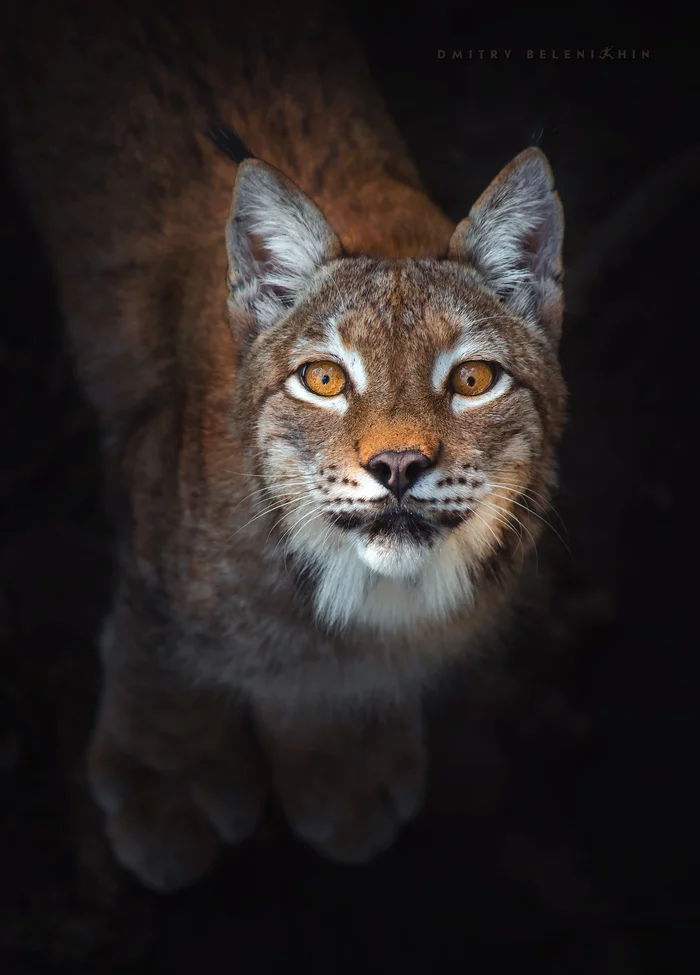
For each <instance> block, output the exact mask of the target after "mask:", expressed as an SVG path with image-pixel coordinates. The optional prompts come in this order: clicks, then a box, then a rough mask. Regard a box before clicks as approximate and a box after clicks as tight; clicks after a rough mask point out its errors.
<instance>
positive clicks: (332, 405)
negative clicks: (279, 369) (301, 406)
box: [284, 372, 348, 413]
mask: <svg viewBox="0 0 700 975" xmlns="http://www.w3.org/2000/svg"><path fill="white" fill-rule="evenodd" d="M284 388H285V389H286V391H287V392H288V393H289V395H290V396H293V397H294V399H300V400H303V401H304V402H305V403H310V404H311V405H312V406H318V407H320V408H321V409H324V410H334V411H335V412H336V413H344V412H345V411H346V410H347V408H348V401H347V400H346V398H345V397H344V396H343V394H342V393H339V394H338V395H337V396H319V395H318V394H316V393H312V392H311V390H310V389H307V388H306V386H305V385H304V384H303V382H302V381H301V379H300V377H299V375H298V373H296V372H295V373H293V374H292V375H291V376H290V377H289V378H288V379H287V381H286V382H285V384H284Z"/></svg>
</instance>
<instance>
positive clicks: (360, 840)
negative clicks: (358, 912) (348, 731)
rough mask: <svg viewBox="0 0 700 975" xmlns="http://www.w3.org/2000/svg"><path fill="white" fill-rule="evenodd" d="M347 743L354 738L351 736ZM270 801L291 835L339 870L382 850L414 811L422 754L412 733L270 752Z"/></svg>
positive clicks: (418, 795) (422, 767) (420, 787)
mask: <svg viewBox="0 0 700 975" xmlns="http://www.w3.org/2000/svg"><path fill="white" fill-rule="evenodd" d="M353 737H354V736H353ZM273 756H274V757H273V762H274V768H275V786H276V791H277V795H278V798H279V799H280V802H281V804H282V806H283V808H284V810H285V813H286V815H287V818H288V820H289V823H290V825H291V827H292V829H293V830H294V832H295V833H296V834H297V835H298V836H299V837H300V838H301V839H304V840H305V841H306V842H307V843H309V845H310V846H312V847H314V848H315V849H316V850H317V851H318V852H319V853H321V854H323V855H324V856H326V857H328V858H329V859H331V860H335V861H338V862H341V863H365V862H367V861H369V860H371V859H372V858H373V857H375V856H376V855H377V854H379V853H381V852H382V851H384V850H385V849H387V848H388V847H389V846H391V844H392V843H393V842H394V840H395V839H396V836H397V834H398V832H399V830H400V828H401V827H402V825H403V824H404V823H405V822H407V821H408V820H410V819H412V818H413V817H414V816H415V815H416V813H417V812H418V811H419V809H420V807H421V804H422V801H423V793H424V783H425V753H424V749H423V745H422V742H421V740H420V734H419V733H417V732H415V731H414V729H412V730H411V731H410V732H406V733H402V734H396V733H395V732H390V733H386V734H382V733H381V730H377V732H376V733H373V734H371V735H368V736H363V738H362V740H357V739H356V738H355V739H354V740H352V741H351V742H347V741H345V742H344V743H342V744H341V742H334V743H328V742H327V743H325V745H324V742H323V738H321V739H320V740H319V741H317V742H314V743H313V744H312V745H311V746H310V747H309V748H308V749H307V748H298V747H292V748H284V749H283V750H282V749H280V748H279V746H278V747H277V748H275V749H274V751H273Z"/></svg>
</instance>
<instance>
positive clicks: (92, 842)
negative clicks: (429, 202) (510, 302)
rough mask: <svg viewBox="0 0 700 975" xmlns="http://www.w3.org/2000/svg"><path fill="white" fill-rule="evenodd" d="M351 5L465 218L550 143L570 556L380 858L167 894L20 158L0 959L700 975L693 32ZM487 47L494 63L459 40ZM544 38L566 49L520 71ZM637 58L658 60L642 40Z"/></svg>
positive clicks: (92, 444)
mask: <svg viewBox="0 0 700 975" xmlns="http://www.w3.org/2000/svg"><path fill="white" fill-rule="evenodd" d="M666 13H668V11H666ZM350 14H351V18H352V21H353V24H354V26H355V28H356V30H357V31H358V33H359V35H360V38H361V41H362V43H363V46H364V47H365V50H366V52H367V55H368V57H369V60H370V63H371V66H372V68H373V70H374V72H375V74H376V77H377V81H378V83H379V84H380V86H381V88H382V90H383V92H384V94H385V96H386V98H387V100H388V103H389V106H390V108H391V110H392V112H393V114H394V116H395V117H396V119H397V121H398V123H399V125H400V127H401V129H402V131H403V133H404V134H405V136H406V138H407V140H408V142H409V144H410V146H411V149H412V151H413V153H414V155H415V157H416V159H417V161H418V163H419V167H420V169H421V172H422V174H423V176H424V179H425V182H426V185H427V186H428V187H429V189H430V191H431V192H432V194H433V196H434V198H435V199H436V201H437V202H438V203H440V204H441V205H442V206H443V207H444V208H445V209H446V211H447V212H448V213H449V214H450V216H452V217H453V218H454V219H455V220H457V219H459V218H461V217H462V216H464V215H466V213H467V212H468V210H469V207H470V205H471V203H472V202H473V200H474V199H475V198H476V196H477V195H478V194H479V193H480V192H481V190H482V189H483V188H484V187H485V186H486V185H487V183H488V182H489V181H490V179H491V178H492V177H493V176H494V175H495V174H496V173H497V171H498V170H499V169H500V167H501V166H502V165H504V164H505V163H506V162H507V161H508V160H509V159H510V158H511V157H512V156H514V155H515V154H516V153H517V152H519V151H520V150H521V149H522V148H524V147H525V146H526V145H528V144H531V143H532V142H537V143H538V144H540V145H541V146H542V147H543V148H544V150H545V151H546V152H547V154H548V156H549V158H550V160H551V162H552V164H553V167H554V170H555V173H556V175H557V181H558V187H559V190H560V193H561V196H562V198H563V201H564V205H565V209H566V215H567V267H568V277H567V296H568V303H569V313H568V316H567V320H566V324H565V333H564V339H563V345H562V358H563V365H564V372H565V375H566V377H567V380H568V382H569V386H570V391H571V404H570V407H571V421H570V424H569V427H568V430H567V433H566V436H565V439H564V443H563V445H562V450H561V459H562V488H561V492H560V495H559V497H558V500H557V509H558V511H559V513H560V515H561V517H562V519H563V521H564V523H565V525H566V529H567V531H568V539H569V540H568V545H569V547H570V550H571V557H569V556H568V555H567V553H566V551H565V549H564V547H563V546H562V545H560V543H559V542H558V540H557V539H556V537H554V536H551V541H552V546H553V551H554V553H555V559H556V561H557V564H558V565H559V575H558V582H557V586H556V589H555V595H554V598H553V602H552V607H551V613H550V621H549V625H548V629H547V632H546V633H536V634H532V635H530V636H529V637H528V639H524V640H523V645H522V646H521V647H518V648H514V649H513V652H512V653H511V654H510V656H508V657H507V658H505V659H504V660H503V661H499V662H497V663H492V664H490V665H488V664H486V665H484V666H483V668H482V670H481V671H480V672H479V673H478V674H475V673H471V674H470V675H469V679H468V682H467V683H468V689H467V691H466V692H464V690H463V689H462V691H460V693H457V692H456V691H455V692H454V693H453V694H452V696H451V698H448V699H447V701H446V702H445V703H443V704H442V705H441V706H440V707H439V708H437V709H436V713H435V716H434V720H433V724H432V726H431V728H432V731H431V736H432V740H433V745H434V752H435V757H434V764H433V771H432V780H431V795H430V800H429V803H428V808H427V810H426V812H425V813H424V815H423V816H422V817H421V818H420V819H419V820H418V822H417V823H416V824H415V825H414V826H413V827H412V828H411V829H410V830H408V831H407V832H406V834H405V836H404V837H403V838H402V840H401V842H400V843H399V844H398V845H397V847H396V848H395V849H394V850H393V851H392V852H391V853H390V854H388V855H386V856H384V857H383V858H381V859H380V860H379V861H377V862H376V864H374V865H373V866H371V867H367V868H363V869H355V870H353V869H343V868H340V867H335V866H332V865H329V864H326V863H324V862H322V861H320V860H319V859H317V858H316V857H315V856H314V855H313V854H311V853H309V852H308V851H307V850H305V849H304V848H302V847H301V846H298V845H297V844H296V843H295V842H294V841H292V840H291V839H290V838H288V837H287V836H286V834H285V833H284V831H283V830H281V829H280V828H278V826H276V825H275V824H274V823H271V824H270V825H269V826H268V828H267V829H266V830H263V831H262V833H261V835H260V836H259V837H258V838H256V839H255V840H253V841H251V842H249V843H248V844H247V845H246V846H244V847H243V848H242V849H241V850H239V851H232V852H231V853H230V854H229V855H228V856H227V858H226V859H225V860H224V861H223V862H222V864H221V865H220V867H219V868H218V869H217V870H216V871H215V872H214V873H213V874H212V875H211V876H210V877H209V878H208V879H207V880H206V881H204V882H202V883H201V884H199V885H198V886H196V887H195V888H192V889H191V890H189V891H186V892H183V893H181V894H178V895H174V896H170V897H159V896H157V895H155V894H150V893H149V892H147V891H145V890H143V889H142V888H140V887H139V886H138V884H137V883H136V882H135V881H134V880H132V879H131V878H130V877H128V876H127V875H125V874H124V873H122V872H121V871H120V870H118V869H117V868H116V867H115V866H114V865H113V864H112V862H111V860H110V857H109V854H108V852H107V851H106V849H105V846H104V843H103V841H102V839H101V833H100V822H99V817H98V815H97V813H96V811H95V810H94V809H93V807H92V804H91V803H90V801H89V800H88V799H87V798H86V796H85V793H84V788H83V779H82V776H83V771H82V750H83V748H84V743H85V739H86V735H87V733H88V730H89V727H90V724H91V720H92V711H93V706H94V693H95V688H96V685H97V679H98V673H97V662H96V657H95V652H94V644H95V635H96V631H97V628H98V625H99V621H100V617H101V614H102V612H103V611H104V608H105V605H106V602H107V599H108V595H109V583H110V578H109V567H110V534H109V526H108V523H107V521H106V518H105V517H104V515H103V513H102V509H101V504H100V494H99V492H100V470H99V463H98V459H97V452H96V435H95V428H94V425H93V420H92V417H91V414H90V412H89V411H88V410H87V408H86V407H85V406H84V404H83V403H82V401H81V397H80V395H79V393H78V391H77V390H76V387H75V384H74V381H73V378H72V375H71V369H70V366H69V364H68V362H67V361H66V357H65V353H64V352H63V348H62V340H61V328H62V326H61V320H60V315H59V313H58V310H57V308H56V303H55V300H54V297H53V294H52V288H51V282H50V276H49V274H48V273H47V269H46V267H45V262H44V259H43V258H42V256H41V250H40V244H39V243H38V241H37V239H36V238H35V236H34V235H33V233H32V230H31V228H30V226H29V224H28V222H27V219H26V216H25V215H24V213H23V211H22V207H21V204H20V203H19V202H18V200H17V195H16V192H15V190H14V187H13V185H12V182H11V178H10V174H9V172H8V171H6V170H3V172H2V174H1V176H0V178H1V187H2V189H1V194H2V200H1V202H0V206H1V207H2V213H3V224H2V229H1V234H2V236H1V237H0V256H1V266H2V268H3V271H4V272H5V274H4V278H5V283H4V285H3V288H2V296H1V298H0V302H1V304H0V967H2V970H3V972H6V973H8V975H14V973H15V972H17V973H30V972H54V971H56V972H58V971H64V970H65V971H69V972H76V973H79V972H90V973H93V972H94V973H100V975H101V973H105V975H109V973H112V972H124V971H129V972H141V971H143V972H146V971H148V972H149V973H151V975H155V973H158V972H161V971H162V972H168V973H175V975H176V973H181V972H182V973H185V972H190V971H202V972H203V973H217V975H218V973H219V972H222V973H223V972H226V973H228V972H241V973H248V972H261V971H277V970H282V968H283V966H285V968H286V967H289V966H295V967H296V966H299V967H301V966H302V965H303V967H304V969H305V970H306V971H318V972H335V971H357V970H358V969H360V968H364V967H366V966H370V967H373V966H377V967H378V966H379V965H380V964H381V965H382V966H383V967H384V966H388V970H389V971H391V970H393V969H392V966H396V967H397V968H398V967H399V966H401V967H403V968H405V967H406V966H407V965H408V966H409V970H412V969H413V968H414V967H415V968H416V969H418V968H419V967H420V968H427V969H428V970H429V971H436V972H443V971H445V972H449V971H452V970H461V969H463V968H466V966H467V965H468V966H469V970H470V971H487V972H493V971H501V970H502V971H511V970H514V969H515V968H516V966H517V970H518V971H520V970H521V967H522V968H523V969H524V968H525V967H526V966H531V967H532V969H533V970H534V971H537V972H562V973H579V972H585V973H634V972H656V971H658V972H662V973H675V972H685V971H689V972H690V971H697V970H698V957H697V956H698V954H699V953H697V952H696V941H697V937H698V933H699V932H700V892H698V889H697V882H696V873H697V868H698V865H700V864H699V861H700V856H699V853H700V844H699V843H698V839H697V830H698V824H699V823H700V790H699V789H698V784H697V770H698V767H699V762H698V758H699V756H700V748H699V746H700V722H699V721H698V717H697V712H698V703H697V702H698V696H699V690H700V658H699V657H698V653H697V644H698V640H697V634H696V632H695V631H694V628H693V627H692V625H691V624H692V613H691V610H692V608H693V605H692V595H693V594H692V593H691V592H690V590H691V582H694V581H695V579H696V577H697V572H696V570H695V553H694V549H693V545H692V543H691V541H690V532H691V529H692V525H693V523H694V521H695V520H696V516H695V508H696V505H695V503H694V494H695V491H696V482H695V479H694V475H693V473H692V472H693V470H694V461H695V456H694V455H695V453H696V450H697V433H696V432H694V431H693V422H692V421H693V419H694V417H695V415H696V410H695V401H694V400H695V390H696V388H697V382H696V376H695V371H696V369H697V365H696V362H697V360H696V359H695V358H693V356H692V355H691V350H690V337H691V335H693V333H694V331H695V329H696V328H697V318H698V313H697V299H696V295H695V292H696V279H697V272H696V260H697V258H696V252H697V246H696V243H695V237H696V234H697V226H698V182H699V173H700V166H699V165H698V160H699V159H700V155H699V153H700V142H699V139H698V135H697V125H696V124H694V123H693V121H692V120H693V118H694V115H695V112H694V111H693V109H692V106H691V98H690V87H691V84H695V83H696V81H697V79H696V71H695V68H694V60H695V58H697V56H698V53H700V52H698V51H694V50H692V47H691V45H690V44H689V43H686V42H685V40H684V33H686V32H688V31H689V28H688V27H687V26H684V25H682V24H680V23H678V22H676V23H674V22H673V20H672V19H671V18H670V17H668V16H666V17H665V18H664V20H663V21H662V22H656V21H655V20H654V19H652V14H651V13H649V14H644V13H642V12H640V10H638V9H636V10H634V14H633V17H632V12H631V11H629V12H628V11H626V10H622V9H618V10H615V9H614V8H611V7H610V6H606V8H604V9H603V8H602V7H601V8H600V10H598V9H597V8H596V7H595V6H590V5H588V6H587V7H586V8H585V11H580V12H579V14H580V16H579V23H578V24H574V23H573V22H572V23H569V24H564V23H560V24H556V23H553V22H552V21H547V22H546V23H543V24H541V25H539V26H538V25H537V24H536V23H535V22H534V21H533V19H532V17H533V15H532V12H531V10H530V9H528V8H527V5H523V7H522V9H521V10H520V12H519V14H518V15H516V16H515V17H513V15H511V14H506V12H505V11H504V10H503V8H502V7H500V6H499V5H496V4H484V3H481V4H479V5H474V9H473V12H468V11H465V10H462V9H461V8H460V7H459V6H458V5H457V4H452V5H450V4H448V3H446V2H444V0H437V2H431V3H430V4H429V5H427V6H426V8H425V9H421V13H420V17H419V16H418V14H414V13H411V12H410V11H409V9H408V7H406V9H404V10H403V11H401V12H399V11H397V10H396V9H395V8H390V7H387V6H380V5H379V4H376V3H375V4H369V3H367V2H363V3H360V4H354V5H352V7H351V8H350ZM657 16H658V15H657ZM607 45H612V46H613V51H614V52H615V54H616V52H617V50H618V49H627V51H628V54H627V59H626V60H619V59H617V57H615V59H612V60H610V59H605V60H601V59H590V58H588V59H586V60H583V61H577V60H575V59H572V60H569V61H565V60H563V53H562V52H563V50H564V49H565V48H570V49H573V50H576V49H577V48H586V49H587V50H589V49H591V48H593V49H596V50H601V49H602V48H604V47H606V46H607ZM439 48H441V49H444V50H446V51H447V58H446V59H444V60H438V58H437V50H438V49H439ZM460 48H461V49H462V50H463V60H457V61H453V60H452V59H451V57H450V55H451V52H452V50H454V49H460ZM480 48H483V49H486V50H491V49H495V50H498V51H499V52H501V56H500V57H499V59H497V60H491V59H487V60H483V61H480V60H478V55H476V54H475V57H474V59H472V60H469V59H468V51H469V50H470V49H472V50H473V51H474V52H478V50H479V49H480ZM506 48H510V49H512V51H513V54H512V56H511V59H510V61H506V60H505V59H504V57H503V54H502V52H503V51H504V49H506ZM528 48H532V49H535V50H536V51H538V52H539V50H541V49H544V50H546V51H551V50H553V49H554V50H557V52H558V53H559V57H560V60H558V61H555V60H553V59H552V58H551V56H549V57H548V58H547V59H545V60H540V59H539V58H537V59H534V60H529V59H527V57H526V53H525V52H526V50H527V49H528ZM632 49H636V50H637V52H640V51H641V50H642V49H648V50H649V52H650V57H649V59H648V60H641V58H640V55H639V53H638V55H637V59H635V60H632V57H631V51H632ZM555 524H557V523H556V522H555ZM559 530H560V531H562V529H561V528H559ZM562 534H563V531H562ZM688 594H690V595H688ZM3 966H4V967H3Z"/></svg>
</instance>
